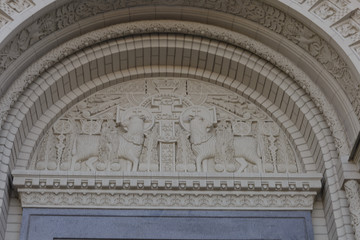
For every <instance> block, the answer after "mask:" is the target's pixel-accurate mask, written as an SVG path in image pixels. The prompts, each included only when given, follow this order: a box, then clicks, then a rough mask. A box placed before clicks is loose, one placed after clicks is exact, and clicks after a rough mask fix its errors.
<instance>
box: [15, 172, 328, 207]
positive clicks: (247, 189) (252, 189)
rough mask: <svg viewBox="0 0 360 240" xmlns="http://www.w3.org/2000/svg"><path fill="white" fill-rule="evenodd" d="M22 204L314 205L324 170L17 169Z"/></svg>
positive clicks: (144, 205) (50, 205) (120, 205)
mask: <svg viewBox="0 0 360 240" xmlns="http://www.w3.org/2000/svg"><path fill="white" fill-rule="evenodd" d="M13 175H14V186H15V187H16V188H17V190H18V192H19V194H20V198H21V203H22V207H61V208H69V207H74V208H93V207H97V208H145V207H146V208H168V209H171V208H175V209H182V208H184V209H192V208H196V209H244V210H245V209H256V210H260V209H267V210H290V209H291V210H311V209H312V206H313V202H314V197H315V195H316V194H317V192H318V191H319V190H320V189H321V182H320V179H321V174H292V175H287V174H283V175H282V174H277V175H276V176H274V175H271V174H269V175H266V174H263V175H260V174H239V175H236V174H205V173H194V174H189V173H178V174H176V175H174V174H173V175H171V174H166V173H163V174H159V173H157V174H155V173H137V174H134V173H127V172H124V173H117V174H114V173H111V174H106V173H101V174H100V173H98V172H93V173H92V174H89V173H76V174H71V173H69V172H57V174H56V175H54V173H52V172H39V171H26V170H22V171H19V170H15V171H14V173H13Z"/></svg>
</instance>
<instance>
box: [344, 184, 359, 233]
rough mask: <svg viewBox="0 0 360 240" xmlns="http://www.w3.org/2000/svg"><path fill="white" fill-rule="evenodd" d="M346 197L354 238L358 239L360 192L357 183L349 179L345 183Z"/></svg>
mask: <svg viewBox="0 0 360 240" xmlns="http://www.w3.org/2000/svg"><path fill="white" fill-rule="evenodd" d="M345 192H346V197H347V199H348V201H349V209H350V214H351V224H352V226H353V228H354V231H355V239H357V240H359V239H360V194H359V183H358V182H357V181H355V180H349V181H347V182H346V183H345Z"/></svg>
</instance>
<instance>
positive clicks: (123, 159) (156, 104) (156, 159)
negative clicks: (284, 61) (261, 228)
mask: <svg viewBox="0 0 360 240" xmlns="http://www.w3.org/2000/svg"><path fill="white" fill-rule="evenodd" d="M30 169H36V170H62V171H69V170H71V171H139V172H195V171H197V172H231V173H233V172H266V173H298V172H302V171H303V170H302V166H301V164H300V163H299V161H298V158H297V156H296V153H295V151H294V149H293V147H292V146H291V144H290V143H289V141H288V139H287V138H286V136H285V134H284V133H283V132H282V131H281V130H280V129H279V127H278V126H277V124H276V123H274V122H273V121H272V120H271V119H270V118H269V117H268V116H267V115H266V114H264V113H263V112H262V111H261V110H260V109H259V108H257V107H256V106H255V105H253V104H251V103H250V102H248V101H247V100H245V99H243V98H242V97H240V96H239V95H236V94H234V93H232V92H230V91H228V90H226V89H223V88H221V87H217V86H214V85H211V84H205V83H202V82H198V81H195V80H190V79H143V80H136V81H132V82H131V83H122V84H118V85H116V86H113V87H111V88H108V89H105V90H102V91H99V92H97V93H95V94H94V95H92V96H90V97H88V98H87V99H85V100H83V101H81V102H79V103H78V104H76V105H75V106H73V107H72V108H71V109H70V110H69V111H68V112H66V113H65V114H64V115H63V116H62V117H61V118H60V119H59V120H57V121H56V122H55V123H54V125H53V126H52V127H51V128H50V129H49V131H48V132H47V133H46V134H45V136H44V138H43V140H42V142H41V144H40V146H39V148H38V150H37V152H36V154H34V158H33V160H32V161H31V164H30Z"/></svg>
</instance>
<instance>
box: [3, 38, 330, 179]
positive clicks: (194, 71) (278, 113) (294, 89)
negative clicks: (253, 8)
mask: <svg viewBox="0 0 360 240" xmlns="http://www.w3.org/2000/svg"><path fill="white" fill-rule="evenodd" d="M156 37H157V36H155V38H156ZM168 37H169V38H171V37H174V36H168ZM181 37H182V36H181ZM149 38H151V35H150V36H149ZM159 38H160V39H161V35H160V36H159ZM199 39H201V38H192V41H196V40H199ZM133 40H134V38H130V42H131V41H133ZM121 41H125V40H121ZM142 41H144V39H142ZM113 42H116V41H113ZM125 42H126V41H125ZM145 42H146V41H145ZM170 42H171V41H170ZM123 43H124V42H123ZM108 44H109V43H106V44H103V45H95V47H94V48H93V49H92V50H91V51H90V52H92V53H93V56H97V53H99V54H100V55H98V56H97V57H100V59H101V58H103V56H104V53H106V52H105V50H104V49H106V47H105V48H102V46H107V45H108ZM129 44H130V43H129ZM156 45H157V44H156ZM216 46H217V47H218V48H219V51H215V53H220V56H221V57H222V58H224V59H225V60H226V56H227V55H226V53H227V52H228V51H227V49H226V46H227V45H226V44H221V43H218V44H216ZM160 48H161V47H160ZM230 48H231V47H230ZM231 50H232V51H233V52H235V49H234V48H231ZM127 51H128V49H127ZM158 51H160V49H159V50H158ZM230 52H231V51H230ZM240 52H242V53H243V54H245V55H246V58H245V59H246V60H245V62H246V64H245V66H247V64H249V63H250V62H253V63H254V65H253V68H254V71H255V72H256V71H259V73H260V75H261V74H264V73H261V68H258V69H257V67H258V66H262V67H264V65H266V62H265V61H263V60H261V59H259V58H258V57H256V56H255V55H252V54H249V53H246V52H243V50H240ZM88 53H89V52H88ZM108 53H110V52H108ZM81 55H82V54H81V53H80V54H78V55H77V56H76V55H73V56H72V57H69V58H66V59H65V60H64V62H63V63H59V64H57V65H55V66H54V68H53V69H54V70H49V71H48V73H45V74H44V77H41V78H38V80H36V82H35V83H34V84H32V85H30V86H29V89H32V90H28V91H27V93H25V94H24V96H23V98H22V100H20V101H25V102H27V104H28V108H30V111H29V110H25V109H26V107H24V108H23V113H22V114H21V113H20V114H19V115H18V112H16V110H15V109H14V112H13V114H17V116H19V117H20V118H23V119H29V117H26V115H24V114H25V112H26V111H28V112H29V113H31V112H33V113H36V112H41V110H40V109H39V107H36V106H39V101H41V98H42V99H44V98H46V93H45V94H43V93H42V92H46V91H49V90H50V89H51V86H45V85H44V84H43V83H47V84H46V85H49V84H48V83H50V84H59V82H58V81H57V80H56V79H62V80H64V79H67V78H71V77H64V76H62V75H63V74H64V73H66V74H69V75H71V74H74V73H75V72H76V71H75V70H74V69H76V67H80V66H81V65H82V64H86V63H84V62H83V63H82V64H80V65H79V64H78V65H76V63H80V61H79V60H78V59H79V58H80V57H81ZM105 55H106V54H105ZM165 56H166V55H165ZM224 56H225V57H224ZM97 57H95V58H94V59H97ZM232 57H234V56H233V55H232ZM94 59H91V60H93V61H94ZM256 59H257V60H256ZM161 61H162V60H159V62H161ZM100 62H102V63H104V64H105V63H106V61H102V60H100ZM190 62H191V61H190ZM221 62H222V63H224V60H222V61H221ZM255 63H258V64H255ZM259 63H262V64H263V65H261V64H259ZM229 64H230V63H229ZM268 64H269V65H270V66H271V65H272V64H270V63H268ZM249 65H251V64H249ZM55 69H56V70H55ZM134 69H136V70H137V71H136V72H137V73H136V74H137V75H140V76H147V75H146V73H147V71H149V72H150V75H149V76H166V75H164V74H166V73H169V72H171V71H173V72H175V73H171V75H170V76H176V75H178V74H179V75H180V76H181V74H182V71H184V70H183V69H181V68H179V69H177V68H174V67H170V68H169V67H168V68H167V67H166V65H165V66H163V65H160V66H158V65H155V66H149V67H147V68H146V67H145V68H141V67H139V66H132V68H130V70H134ZM154 69H156V71H154ZM219 69H222V68H221V67H219ZM263 69H264V68H263ZM111 70H113V69H111ZM130 70H129V69H128V68H124V69H123V70H122V72H123V73H122V72H119V73H122V74H123V75H125V76H124V79H126V80H130V79H131V78H132V77H131V72H132V71H130ZM154 72H155V75H152V74H153V73H154ZM156 72H158V73H157V74H158V75H157V74H156ZM56 74H58V75H57V76H56ZM106 74H113V73H111V72H109V73H106V72H104V73H103V74H100V75H106ZM185 74H186V75H185V76H193V77H194V78H199V79H203V80H204V79H214V80H213V81H214V83H217V84H220V85H223V86H225V87H228V88H230V89H232V90H235V89H236V90H237V91H239V92H241V93H242V94H243V95H245V96H246V97H247V98H249V99H252V100H253V101H255V102H256V101H259V103H261V104H262V105H263V107H264V106H267V109H266V110H267V111H268V112H269V113H270V114H272V115H273V116H274V118H276V119H278V121H279V123H280V124H281V125H286V124H288V125H287V126H286V127H290V126H291V125H289V124H291V121H288V119H287V117H286V115H285V114H283V113H282V110H281V105H280V106H278V107H276V106H275V105H274V104H273V103H271V102H269V101H266V98H265V97H263V98H261V95H263V93H261V94H260V93H259V94H258V93H257V92H256V90H254V89H256V88H254V87H253V88H252V87H251V86H250V85H251V83H252V81H248V82H247V84H243V85H241V84H238V82H237V81H236V80H234V79H233V78H231V77H228V76H223V75H222V74H221V72H220V73H219V72H217V73H216V72H214V70H212V71H206V70H204V69H201V68H199V67H198V66H197V64H196V66H194V67H192V66H191V65H190V66H187V67H186V70H185ZM267 74H269V75H268V76H267V79H268V80H269V81H270V82H269V84H272V85H274V86H275V84H279V85H280V87H281V86H284V87H285V86H286V89H290V90H288V92H290V93H292V95H291V96H290V97H289V99H290V101H291V99H301V98H302V99H304V100H305V101H304V103H305V102H309V103H308V104H304V105H303V109H302V110H304V111H305V112H306V113H307V114H308V115H307V116H305V114H304V118H305V117H306V118H308V119H309V120H310V119H316V120H318V121H319V122H317V123H316V124H315V125H314V129H318V130H320V132H318V133H317V134H318V135H317V136H318V138H319V139H320V140H321V139H323V138H325V139H323V143H322V144H320V145H322V146H321V147H322V150H316V148H315V149H314V150H313V151H315V150H316V151H322V154H318V157H319V160H318V161H317V162H318V171H324V169H325V168H326V166H325V164H326V163H325V164H324V165H322V164H320V163H321V162H322V160H321V157H322V155H324V158H326V161H328V163H329V164H328V166H327V167H328V168H327V170H326V171H325V173H326V174H328V173H329V172H330V173H331V172H332V171H333V170H331V169H333V167H334V165H333V164H331V163H330V162H331V161H333V160H332V159H333V157H334V156H336V150H335V148H334V147H332V146H333V145H332V143H331V138H330V139H329V138H328V140H326V136H330V134H331V132H330V131H328V130H326V129H327V128H328V127H327V126H326V124H325V122H324V121H322V118H321V116H320V115H319V111H317V110H316V106H315V104H313V103H311V101H310V99H309V98H308V97H307V96H306V94H305V92H304V91H303V90H302V88H300V87H299V86H297V84H295V83H292V80H290V79H291V78H289V77H288V76H287V75H286V74H284V73H283V72H281V71H280V70H276V68H273V67H270V70H269V71H267ZM264 75H265V74H264ZM269 76H271V77H269ZM279 76H281V79H282V81H279V83H277V80H279ZM248 77H249V78H251V74H250V75H249V76H248ZM136 78H137V77H136ZM271 78H273V79H272V80H271ZM79 79H80V78H79ZM100 79H101V78H100ZM100 79H98V80H97V82H98V83H99V84H102V85H104V84H105V83H104V82H102V81H101V80H100ZM276 79H277V80H276ZM234 83H236V85H238V86H236V85H232V84H234ZM69 84H70V82H69ZM87 84H90V82H89V83H87ZM87 84H86V83H85V82H84V84H83V85H82V87H81V86H75V87H74V89H73V90H74V92H75V93H76V94H72V93H70V94H72V96H73V98H72V99H71V98H70V99H69V98H67V99H66V102H67V103H66V102H65V103H64V102H61V101H59V103H58V104H56V103H55V104H54V105H53V106H52V107H50V112H48V114H50V115H49V116H50V118H51V119H55V118H57V117H58V116H60V114H61V113H63V112H64V111H65V109H66V107H65V106H66V105H67V104H70V105H71V103H72V102H74V101H78V100H79V97H80V96H81V95H83V96H86V95H87V94H88V93H91V91H92V90H91V89H96V87H95V86H93V87H89V86H86V85H87ZM63 85H64V86H65V85H66V84H64V83H63ZM31 86H32V87H31ZM90 86H91V85H90ZM235 86H236V87H235ZM43 88H45V89H48V90H45V89H43ZM82 89H85V90H82ZM240 89H241V90H240ZM236 90H235V91H236ZM31 92H32V93H31ZM80 92H84V93H80ZM77 94H79V95H77ZM284 94H286V93H284ZM26 95H28V97H25V96H26ZM267 98H268V97H267ZM29 99H33V101H35V102H34V103H33V104H31V103H30V102H29V101H28V100H29ZM36 101H37V102H38V103H36ZM274 102H276V99H274ZM267 104H269V105H267ZM56 105H58V106H56ZM59 106H61V107H59ZM272 106H273V109H272ZM48 107H49V106H48ZM64 107H65V108H64ZM279 107H280V108H279ZM51 108H53V109H55V111H54V112H52V111H51ZM309 108H310V109H309ZM311 108H312V109H313V110H311ZM31 109H32V110H31ZM36 109H38V110H36ZM270 109H271V110H270ZM34 111H35V112H34ZM300 111H301V110H300ZM313 111H314V112H315V113H318V115H319V116H318V117H316V116H315V115H314V114H313ZM32 115H33V116H34V114H32ZM35 115H36V114H35ZM28 116H29V115H28ZM49 116H46V114H45V115H43V119H44V118H45V119H49ZM40 119H41V117H40ZM280 119H281V120H280ZM10 120H11V118H10V119H8V121H7V122H9V121H10ZM15 124H16V123H15ZM34 124H35V125H34V126H35V127H34V129H36V130H35V131H39V127H38V126H39V124H40V125H43V126H44V125H45V126H46V125H47V124H48V122H46V120H45V122H41V121H40V122H38V123H34ZM316 125H318V126H319V127H318V128H317V127H316ZM309 126H311V124H310V123H309ZM321 126H323V128H324V130H321ZM284 128H285V127H284ZM295 128H296V127H295ZM305 128H306V127H305ZM40 130H41V128H40ZM29 131H30V133H29V134H28V138H27V140H25V141H24V146H23V147H22V148H20V154H19V159H21V156H24V157H25V159H26V158H29V157H30V155H31V152H29V151H28V150H31V149H32V146H35V144H36V142H37V141H38V140H39V138H37V137H36V136H35V135H36V134H35V132H31V130H30V129H29ZM303 131H304V132H306V130H303ZM288 134H289V135H290V136H291V134H292V136H291V137H292V138H293V139H295V138H296V137H295V136H298V135H299V134H300V136H302V135H303V134H302V133H299V132H296V131H295V132H292V133H288ZM19 135H20V133H19ZM19 135H18V136H19ZM25 135H27V134H25ZM329 140H330V142H327V141H329ZM297 141H298V142H297V144H296V145H298V146H299V145H301V144H303V147H305V148H306V141H305V140H302V139H301V137H300V138H298V140H297ZM16 142H18V141H16ZM320 145H319V146H320ZM321 147H320V148H321ZM328 147H330V149H329V148H328ZM319 153H320V152H319ZM311 155H313V154H312V153H310V152H309V151H308V150H305V151H304V152H303V157H305V156H307V157H309V156H311ZM25 159H24V160H25ZM329 161H330V162H329ZM25 162H26V160H25ZM23 165H24V164H23ZM20 166H21V164H20ZM309 166H311V164H310V165H309ZM312 166H313V167H314V165H312ZM311 168H312V167H310V169H309V170H310V171H311ZM330 178H331V177H330ZM334 181H335V182H336V180H334Z"/></svg>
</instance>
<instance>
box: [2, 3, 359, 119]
mask: <svg viewBox="0 0 360 240" xmlns="http://www.w3.org/2000/svg"><path fill="white" fill-rule="evenodd" d="M149 3H150V2H149ZM151 3H153V2H151ZM158 3H159V4H164V5H170V6H189V7H201V8H206V9H211V10H216V11H220V12H226V13H231V14H234V15H236V16H239V17H243V18H245V19H248V20H250V21H253V22H256V23H259V24H261V25H263V26H264V27H267V28H268V29H270V30H272V31H274V32H276V33H279V34H281V35H283V36H284V37H286V38H287V39H289V40H290V41H292V42H293V43H295V44H297V45H298V46H300V47H301V48H302V49H303V50H305V51H307V52H308V53H309V54H310V55H311V56H313V57H314V58H315V59H316V60H317V61H318V62H320V63H321V64H322V65H323V66H324V68H325V69H326V70H327V71H328V72H329V73H330V74H331V75H332V76H333V77H334V78H335V79H336V80H337V81H338V82H339V83H340V86H343V90H344V91H345V92H346V93H347V94H348V96H349V98H350V101H351V103H352V105H353V108H354V110H355V113H356V114H357V116H360V100H359V99H360V97H359V95H360V88H359V86H358V83H357V79H354V78H353V77H352V76H351V74H350V70H349V68H348V66H347V65H346V63H345V61H344V60H343V59H342V58H341V57H340V56H339V54H337V52H336V51H335V49H334V48H332V47H331V46H330V45H329V44H328V43H327V42H326V41H325V40H324V39H322V38H321V37H320V36H318V35H317V34H316V33H315V32H314V31H312V30H310V29H309V28H308V27H306V26H305V25H304V24H302V23H300V22H298V21H297V20H296V19H294V18H292V17H290V16H288V15H286V14H285V13H284V12H282V11H280V10H279V9H277V8H274V7H272V6H269V5H267V4H265V3H261V2H257V1H248V0H247V1H239V2H236V4H234V2H232V1H206V0H203V1H199V2H197V1H183V0H178V1H165V0H164V1H159V2H158ZM300 3H303V1H300ZM147 4H148V3H147V2H146V1H145V2H144V1H130V2H128V1H119V0H116V1H97V0H91V1H88V0H87V1H76V2H72V3H69V4H65V5H63V6H61V7H59V8H57V9H55V10H54V11H51V12H49V13H48V14H46V15H45V16H43V17H41V18H39V19H37V20H36V21H35V22H33V23H32V24H30V25H29V26H28V27H27V28H25V29H23V30H22V31H21V32H20V33H19V34H17V35H16V37H15V38H14V40H13V41H11V42H9V43H8V44H7V45H6V46H5V47H4V48H3V49H1V50H0V74H1V73H3V72H4V71H5V70H6V69H7V68H8V67H9V66H10V65H11V64H12V63H13V62H14V61H15V60H16V59H17V58H18V57H19V56H20V55H21V54H22V53H23V52H25V51H26V50H27V49H28V48H29V47H30V46H32V45H33V44H35V43H36V42H38V41H40V40H41V39H43V38H44V37H46V36H48V35H50V34H51V33H53V32H55V31H57V30H60V29H63V28H65V27H66V26H69V25H71V24H74V23H75V22H76V21H79V20H81V19H85V18H87V17H90V16H94V15H96V14H101V13H104V12H106V11H110V10H117V9H121V8H126V7H133V6H141V5H147ZM323 4H327V5H326V6H324V7H323ZM323 4H319V5H318V6H317V7H316V8H314V11H315V10H316V11H318V12H319V14H320V15H321V16H323V17H328V16H329V15H332V14H333V12H332V10H331V9H332V8H331V7H329V6H333V8H338V9H341V11H337V12H341V13H342V14H343V15H344V14H346V11H345V10H344V11H343V10H342V9H343V8H344V9H345V7H344V6H346V5H347V4H345V2H344V1H331V2H330V1H324V3H323ZM318 8H320V9H318ZM334 14H335V15H337V13H334ZM330 18H331V17H330ZM178 29H179V28H177V30H176V32H179V30H178ZM132 31H133V32H135V31H134V30H132ZM156 31H161V29H159V28H158V29H157V30H156ZM181 31H182V29H181V28H180V32H181ZM125 32H127V31H125ZM130 32H131V31H130ZM185 33H186V31H185ZM211 37H216V34H214V35H213V34H212V36H211ZM226 40H228V39H225V41H226ZM45 68H46V67H45ZM42 70H44V69H42ZM28 80H29V79H28ZM27 84H28V82H25V83H20V85H25V86H19V88H20V90H19V89H17V90H16V91H15V92H14V93H12V94H10V95H11V96H12V98H14V97H16V96H18V95H17V94H18V92H19V91H20V92H21V91H22V89H23V88H25V87H26V85H27ZM2 101H4V102H5V100H2ZM6 101H11V102H13V101H14V99H8V100H6ZM4 105H7V104H4ZM3 109H6V111H7V106H6V107H3ZM0 113H1V111H0ZM1 118H2V119H3V118H4V116H1Z"/></svg>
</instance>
